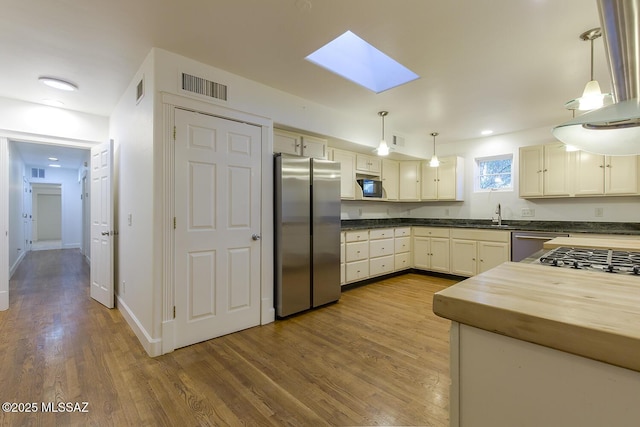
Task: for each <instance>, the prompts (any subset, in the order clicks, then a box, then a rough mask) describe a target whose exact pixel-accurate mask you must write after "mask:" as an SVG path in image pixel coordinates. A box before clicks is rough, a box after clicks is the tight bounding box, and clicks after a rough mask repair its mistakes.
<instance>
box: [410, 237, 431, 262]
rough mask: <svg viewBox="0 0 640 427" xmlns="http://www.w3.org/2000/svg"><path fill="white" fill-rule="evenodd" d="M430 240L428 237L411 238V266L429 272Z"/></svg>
mask: <svg viewBox="0 0 640 427" xmlns="http://www.w3.org/2000/svg"><path fill="white" fill-rule="evenodd" d="M429 242H430V238H429V237H414V238H413V266H414V267H415V268H420V269H423V270H429V269H430V268H431V263H430V262H429V261H430V259H431V257H430V255H429V253H430V251H429V249H430V244H429Z"/></svg>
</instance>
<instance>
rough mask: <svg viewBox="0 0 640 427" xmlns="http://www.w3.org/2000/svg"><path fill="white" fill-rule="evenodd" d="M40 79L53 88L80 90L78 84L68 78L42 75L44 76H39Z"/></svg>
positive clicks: (70, 90)
mask: <svg viewBox="0 0 640 427" xmlns="http://www.w3.org/2000/svg"><path fill="white" fill-rule="evenodd" d="M38 80H39V81H40V82H42V83H44V84H46V85H47V86H49V87H52V88H56V89H60V90H66V91H68V92H73V91H74V90H78V86H77V85H75V84H73V83H71V82H68V81H66V80H62V79H58V78H56V77H46V76H42V77H38Z"/></svg>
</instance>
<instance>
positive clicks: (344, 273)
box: [340, 264, 347, 285]
mask: <svg viewBox="0 0 640 427" xmlns="http://www.w3.org/2000/svg"><path fill="white" fill-rule="evenodd" d="M346 280H347V268H346V265H345V264H340V284H341V285H344V283H345V282H346Z"/></svg>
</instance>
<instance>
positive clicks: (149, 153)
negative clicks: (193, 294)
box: [109, 51, 162, 351]
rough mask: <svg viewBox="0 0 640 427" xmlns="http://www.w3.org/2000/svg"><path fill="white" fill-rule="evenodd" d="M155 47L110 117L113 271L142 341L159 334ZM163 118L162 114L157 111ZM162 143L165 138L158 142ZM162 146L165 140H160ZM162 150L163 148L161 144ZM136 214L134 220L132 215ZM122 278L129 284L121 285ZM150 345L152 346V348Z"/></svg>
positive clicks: (119, 297) (120, 304)
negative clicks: (140, 92) (140, 91)
mask: <svg viewBox="0 0 640 427" xmlns="http://www.w3.org/2000/svg"><path fill="white" fill-rule="evenodd" d="M153 67H154V53H153V51H151V52H150V53H149V55H148V56H147V57H146V58H145V60H144V62H143V63H142V64H141V66H140V69H139V70H138V72H136V74H135V76H134V77H133V78H132V80H131V83H130V85H129V87H127V90H126V91H125V92H124V93H123V95H122V97H121V98H120V100H119V102H118V105H117V106H116V108H115V109H114V111H113V113H112V115H111V117H110V122H109V138H110V139H113V142H114V169H115V170H114V172H115V173H114V177H113V187H114V189H115V205H114V221H115V223H116V224H114V227H115V228H116V229H117V230H118V232H119V235H118V236H117V240H116V242H117V245H116V248H115V257H114V258H115V263H116V274H115V276H114V281H115V291H116V297H117V300H118V304H117V305H118V307H119V308H120V310H121V311H123V314H124V315H125V317H126V318H127V320H128V322H129V324H130V325H131V327H132V329H133V330H134V332H135V333H136V335H137V336H138V338H139V340H140V341H141V343H142V344H143V345H145V347H146V345H147V344H148V343H149V342H152V341H154V340H155V339H157V337H159V335H160V332H159V326H158V325H157V323H158V322H157V321H154V319H156V318H157V316H156V317H154V314H157V313H155V312H154V310H157V311H159V308H158V307H156V306H155V304H154V291H155V289H156V288H157V286H159V285H158V284H157V283H156V282H157V280H158V279H157V278H156V277H154V262H157V261H155V260H154V257H153V254H154V244H155V243H156V236H155V235H154V221H155V214H154V203H155V200H154V190H153V189H154V156H155V155H156V154H155V148H154V127H153V126H154V100H155V83H154V82H155V78H154V70H153ZM143 77H144V86H145V95H144V97H143V98H142V100H141V101H140V102H139V103H137V104H136V85H137V84H138V82H139V81H140V79H142V78H143ZM158 121H159V122H162V115H161V114H160V115H159V116H158ZM158 144H159V145H160V144H161V142H159V143H158ZM160 146H161V145H160ZM158 150H160V148H158ZM129 215H131V224H129V223H128V216H129ZM123 282H124V283H125V286H122V284H123ZM147 351H149V348H147Z"/></svg>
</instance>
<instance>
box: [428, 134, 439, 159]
mask: <svg viewBox="0 0 640 427" xmlns="http://www.w3.org/2000/svg"><path fill="white" fill-rule="evenodd" d="M438 135H439V134H438V132H431V136H432V137H433V156H431V161H429V166H431V167H432V168H437V167H438V166H440V160H438V156H436V136H438Z"/></svg>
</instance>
